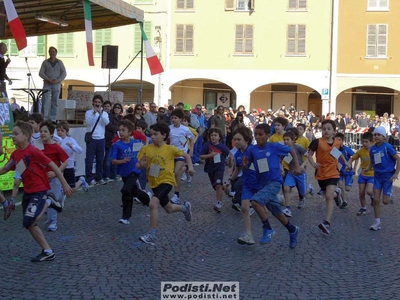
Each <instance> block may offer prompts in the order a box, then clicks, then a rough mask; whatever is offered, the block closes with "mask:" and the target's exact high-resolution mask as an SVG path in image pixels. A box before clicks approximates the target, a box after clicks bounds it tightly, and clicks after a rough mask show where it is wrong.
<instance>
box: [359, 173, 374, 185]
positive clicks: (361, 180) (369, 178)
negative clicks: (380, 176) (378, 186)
mask: <svg viewBox="0 0 400 300" xmlns="http://www.w3.org/2000/svg"><path fill="white" fill-rule="evenodd" d="M368 183H372V184H373V183H374V177H372V176H364V175H359V176H358V184H368Z"/></svg>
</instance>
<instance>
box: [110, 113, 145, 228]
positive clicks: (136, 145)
mask: <svg viewBox="0 0 400 300" xmlns="http://www.w3.org/2000/svg"><path fill="white" fill-rule="evenodd" d="M134 127H135V126H134V125H133V123H132V122H131V121H129V120H122V121H121V123H120V125H119V126H118V130H119V136H120V137H121V139H120V140H119V141H117V142H116V143H114V144H113V145H112V147H111V154H110V157H111V163H112V164H113V165H116V166H117V170H118V172H117V174H120V175H121V177H122V181H123V182H124V185H123V187H122V189H121V193H122V218H121V219H119V223H122V224H125V225H129V223H130V222H129V219H130V217H131V216H132V207H133V197H137V198H138V199H139V200H140V201H141V202H142V203H143V204H144V205H147V206H148V205H149V203H150V198H151V196H152V195H151V193H146V191H144V190H142V189H141V187H140V182H139V178H140V173H141V170H138V169H136V163H137V162H138V159H137V155H138V153H139V150H140V149H141V148H142V146H143V144H142V142H141V141H139V140H135V139H132V138H131V136H132V132H133V129H134Z"/></svg>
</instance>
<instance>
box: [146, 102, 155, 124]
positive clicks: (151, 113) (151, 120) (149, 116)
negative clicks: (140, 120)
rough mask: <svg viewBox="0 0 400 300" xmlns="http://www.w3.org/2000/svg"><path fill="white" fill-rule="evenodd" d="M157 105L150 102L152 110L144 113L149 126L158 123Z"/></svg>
mask: <svg viewBox="0 0 400 300" xmlns="http://www.w3.org/2000/svg"><path fill="white" fill-rule="evenodd" d="M157 115H158V114H157V105H156V104H155V103H154V102H152V103H150V110H149V111H148V112H147V113H146V114H145V115H144V120H145V121H146V123H147V127H148V128H150V126H151V125H153V124H156V123H157Z"/></svg>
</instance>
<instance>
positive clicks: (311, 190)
mask: <svg viewBox="0 0 400 300" xmlns="http://www.w3.org/2000/svg"><path fill="white" fill-rule="evenodd" d="M308 188H309V189H310V195H311V196H314V195H315V189H314V187H313V185H312V184H309V185H308Z"/></svg>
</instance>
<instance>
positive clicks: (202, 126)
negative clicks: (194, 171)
mask: <svg viewBox="0 0 400 300" xmlns="http://www.w3.org/2000/svg"><path fill="white" fill-rule="evenodd" d="M201 108H202V106H201V104H197V105H196V108H195V109H193V111H192V113H193V114H194V113H195V112H197V119H198V121H199V127H198V128H197V132H198V133H199V135H198V136H197V139H196V142H195V143H194V151H193V158H192V161H193V165H194V166H198V165H199V163H200V152H201V148H202V147H203V135H204V132H205V131H206V120H205V117H204V114H203V112H202V111H201Z"/></svg>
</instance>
